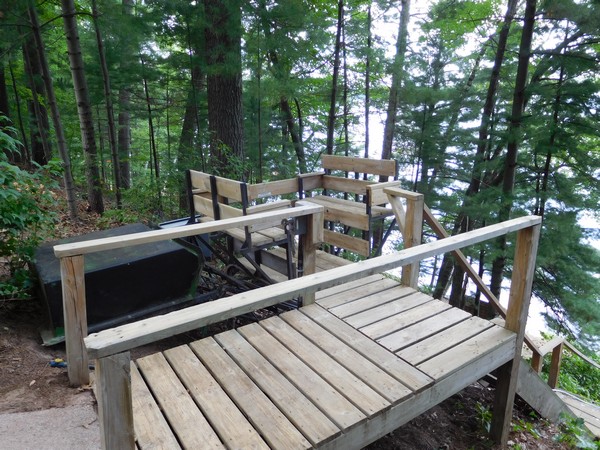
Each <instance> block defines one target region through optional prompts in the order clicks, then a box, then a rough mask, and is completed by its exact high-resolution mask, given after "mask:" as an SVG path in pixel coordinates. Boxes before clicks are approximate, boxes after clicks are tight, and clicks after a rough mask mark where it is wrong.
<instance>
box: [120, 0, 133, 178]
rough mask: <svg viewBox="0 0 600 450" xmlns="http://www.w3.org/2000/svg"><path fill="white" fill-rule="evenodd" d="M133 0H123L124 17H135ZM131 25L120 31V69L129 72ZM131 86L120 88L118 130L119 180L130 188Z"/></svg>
mask: <svg viewBox="0 0 600 450" xmlns="http://www.w3.org/2000/svg"><path fill="white" fill-rule="evenodd" d="M133 5H134V2H133V0H123V2H122V4H121V11H122V15H123V18H125V19H131V18H132V17H133ZM129 29H130V27H129V26H126V27H124V29H122V30H121V33H120V43H121V45H120V63H119V66H120V70H121V71H123V72H126V73H127V72H129V71H130V70H131V64H132V60H134V54H135V52H134V50H133V49H132V42H133V40H132V39H131V37H130V36H129V35H126V32H127V30H129ZM130 100H131V87H130V86H129V85H128V83H123V84H121V87H120V88H119V117H118V121H119V131H118V149H119V176H120V177H121V180H120V182H119V185H120V187H122V188H123V189H129V188H130V187H131V167H130V155H129V146H130V143H131V121H130V111H129V110H130V108H131V104H130V103H131V102H130Z"/></svg>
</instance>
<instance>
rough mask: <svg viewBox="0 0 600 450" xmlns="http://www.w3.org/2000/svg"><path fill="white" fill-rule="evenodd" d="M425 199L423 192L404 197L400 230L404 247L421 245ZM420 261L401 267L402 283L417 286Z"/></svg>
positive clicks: (415, 287) (412, 286)
mask: <svg viewBox="0 0 600 450" xmlns="http://www.w3.org/2000/svg"><path fill="white" fill-rule="evenodd" d="M424 205H425V200H424V196H423V194H416V195H414V196H411V197H407V198H406V217H405V226H404V229H403V231H402V235H403V238H404V248H410V247H414V246H416V245H421V237H422V235H423V207H424ZM419 270H420V262H419V261H417V262H415V263H413V264H410V265H408V266H404V267H403V268H402V277H401V280H402V284H404V285H405V286H409V287H411V288H414V289H417V288H418V287H419Z"/></svg>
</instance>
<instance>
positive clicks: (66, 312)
mask: <svg viewBox="0 0 600 450" xmlns="http://www.w3.org/2000/svg"><path fill="white" fill-rule="evenodd" d="M60 278H61V280H62V298H63V317H64V324H65V347H66V351H67V361H69V365H68V366H67V372H68V373H69V383H70V384H71V385H74V386H83V385H85V384H88V383H89V382H90V371H89V368H88V366H89V364H88V363H89V358H88V355H87V352H86V351H85V345H84V342H83V340H84V338H85V337H86V336H87V312H86V307H87V305H86V300H85V272H84V257H83V255H75V256H71V257H67V258H61V260H60Z"/></svg>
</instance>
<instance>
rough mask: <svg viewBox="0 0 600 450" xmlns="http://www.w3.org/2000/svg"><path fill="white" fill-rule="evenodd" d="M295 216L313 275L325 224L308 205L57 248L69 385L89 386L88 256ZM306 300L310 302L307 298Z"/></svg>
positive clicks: (306, 270)
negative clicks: (303, 223)
mask: <svg viewBox="0 0 600 450" xmlns="http://www.w3.org/2000/svg"><path fill="white" fill-rule="evenodd" d="M295 217H298V218H302V217H306V219H307V220H306V222H307V232H306V233H305V234H304V235H303V236H302V237H301V239H302V240H303V243H302V245H303V248H304V273H306V274H309V273H313V272H314V271H315V261H316V260H315V249H316V246H317V244H318V243H320V242H322V240H323V238H322V228H323V227H322V226H319V225H318V223H319V222H320V223H322V222H323V208H322V207H321V206H317V205H314V204H310V203H307V202H297V206H296V207H295V208H287V209H284V210H281V211H270V212H264V213H259V214H253V215H251V216H244V217H239V218H233V219H225V220H219V221H214V222H208V223H202V224H194V225H186V226H182V227H179V228H169V229H163V230H154V231H147V232H143V233H136V234H130V235H126V236H117V237H111V238H104V239H96V240H93V241H84V242H75V243H71V244H62V245H57V246H55V247H54V254H55V255H56V256H57V257H58V258H59V259H60V273H61V280H62V293H63V311H64V323H65V345H66V351H67V361H68V366H67V368H68V374H69V382H70V383H71V384H72V385H73V386H82V385H85V384H88V383H89V368H88V354H87V351H86V349H85V346H84V338H85V337H86V336H87V312H86V296H85V276H84V255H86V254H89V253H95V252H100V251H103V250H111V249H115V248H123V247H131V246H134V245H140V244H145V243H149V242H158V241H164V240H170V239H177V238H184V237H188V236H194V235H198V234H205V233H213V232H216V231H224V230H228V229H232V228H240V227H244V226H252V225H261V226H262V225H269V224H271V226H277V225H280V224H281V221H282V220H284V219H289V218H295ZM307 295H309V294H307ZM304 301H305V302H306V301H307V298H305V299H304ZM308 301H310V298H308ZM313 301H314V294H313Z"/></svg>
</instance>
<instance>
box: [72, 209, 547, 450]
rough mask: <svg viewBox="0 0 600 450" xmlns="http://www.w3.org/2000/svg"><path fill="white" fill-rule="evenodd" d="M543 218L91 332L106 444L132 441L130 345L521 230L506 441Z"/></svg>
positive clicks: (506, 388) (503, 404) (501, 430)
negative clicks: (514, 339)
mask: <svg viewBox="0 0 600 450" xmlns="http://www.w3.org/2000/svg"><path fill="white" fill-rule="evenodd" d="M310 211H312V212H313V216H312V217H313V220H311V221H310V223H311V224H312V226H313V227H314V228H313V229H312V230H309V236H311V235H312V236H313V237H312V238H309V239H308V244H309V245H314V243H315V242H316V241H317V239H318V236H319V235H320V230H319V228H321V229H322V220H320V219H319V218H318V217H317V213H316V211H315V210H310ZM221 222H223V221H221ZM539 224H540V219H539V218H538V217H522V218H519V219H514V220H510V221H507V222H504V223H500V224H497V225H492V226H489V227H486V228H482V229H479V230H475V231H471V232H468V233H464V234H461V235H458V236H452V237H448V238H446V239H442V240H439V241H436V242H431V243H427V244H423V245H419V246H415V247H412V248H407V249H404V250H402V251H400V252H398V253H394V254H391V255H385V256H380V257H376V258H373V259H368V260H365V261H360V262H357V263H355V264H350V265H345V266H342V267H337V268H333V269H330V270H328V271H325V272H319V273H313V274H311V275H306V276H303V277H301V278H296V279H292V280H288V281H285V282H282V283H279V284H276V285H272V286H267V287H264V288H259V289H256V290H253V291H250V292H244V293H241V294H237V295H234V296H231V297H227V298H222V299H219V300H216V301H213V302H209V303H203V304H200V305H196V306H192V307H189V308H186V309H184V310H180V311H175V312H172V313H169V314H166V315H163V316H160V317H154V318H150V319H145V320H142V321H139V322H136V323H132V324H127V325H123V326H120V327H117V328H114V329H110V330H104V331H101V332H99V333H95V334H92V335H90V336H88V337H86V338H85V339H84V341H85V348H86V349H87V351H88V354H89V356H90V357H91V358H95V359H96V381H97V385H98V388H97V397H98V404H99V415H100V423H101V431H102V439H103V446H104V448H123V449H125V448H134V437H133V418H132V414H133V413H132V403H131V401H132V400H131V380H130V372H129V367H130V355H129V350H130V349H132V348H135V347H137V346H140V345H143V344H147V343H150V342H153V341H156V340H159V339H163V338H166V337H169V336H173V335H175V334H179V333H182V332H185V331H189V330H192V329H196V328H199V327H203V326H206V325H208V324H211V323H215V322H219V321H222V320H225V319H228V318H231V317H235V316H237V315H239V314H242V313H246V312H250V311H253V310H256V309H261V308H265V307H267V306H270V305H274V304H277V303H279V302H282V301H285V300H288V299H290V298H294V297H303V298H304V300H305V303H306V302H310V301H311V300H312V299H314V294H315V292H317V291H319V290H322V289H326V288H329V287H333V286H337V285H340V284H343V283H347V282H350V281H352V280H356V279H359V278H363V277H366V276H369V275H373V274H376V273H381V272H385V271H388V270H392V269H396V268H398V267H404V266H408V265H412V264H415V263H418V262H419V261H421V260H423V259H425V258H429V257H431V256H435V255H439V254H443V253H446V252H448V251H456V250H458V249H459V248H462V247H465V246H469V245H474V244H477V243H480V242H483V241H486V240H489V239H494V238H496V237H498V236H501V235H504V234H507V233H511V232H515V231H516V232H518V236H517V244H516V249H515V252H516V253H515V258H514V265H513V276H512V283H511V290H510V296H509V297H510V298H509V305H508V309H507V312H506V325H505V326H506V328H507V329H509V330H511V331H513V332H515V333H516V335H517V339H516V347H515V358H514V359H513V360H511V361H510V362H508V363H506V364H505V365H504V366H502V367H501V368H500V374H499V377H498V380H499V381H498V383H499V389H498V393H499V394H498V395H497V397H496V403H495V408H494V411H495V412H494V419H493V433H495V437H496V439H498V440H501V439H504V442H505V441H506V436H507V435H508V429H509V425H510V417H511V415H512V405H513V399H514V393H515V389H516V373H517V372H516V371H517V370H518V364H519V361H520V351H518V350H517V349H520V347H521V345H522V342H523V335H524V329H525V321H526V318H527V310H528V306H529V298H530V295H531V282H532V279H533V270H534V266H535V255H536V250H537V239H538V236H539ZM215 225H216V224H215ZM238 225H239V224H238ZM164 236H167V235H166V234H165V235H164ZM88 245H91V246H92V248H94V247H93V246H94V243H88ZM80 249H81V247H80ZM63 251H64V250H63ZM69 257H71V256H69Z"/></svg>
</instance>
